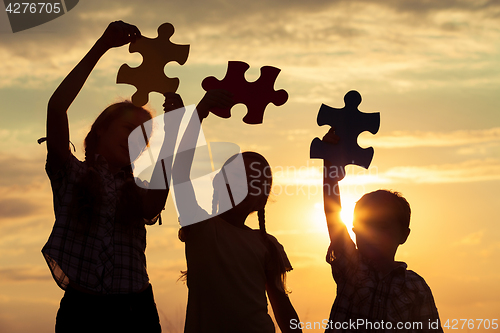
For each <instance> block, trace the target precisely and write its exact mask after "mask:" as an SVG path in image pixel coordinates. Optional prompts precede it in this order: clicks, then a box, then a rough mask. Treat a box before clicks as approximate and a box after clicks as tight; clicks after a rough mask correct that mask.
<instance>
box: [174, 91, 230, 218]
mask: <svg viewBox="0 0 500 333" xmlns="http://www.w3.org/2000/svg"><path fill="white" fill-rule="evenodd" d="M232 103H233V100H232V96H231V94H230V93H229V92H227V91H225V90H210V91H207V93H206V94H205V96H204V97H203V99H202V100H201V101H200V103H198V105H197V106H196V111H197V115H196V114H193V116H192V118H191V119H190V121H189V123H188V125H187V127H186V130H185V131H184V135H183V137H182V139H181V141H180V143H179V148H178V150H177V151H178V152H177V154H176V156H175V161H174V164H173V167H172V181H173V184H174V189H175V190H174V194H175V199H176V200H175V201H176V205H177V209H178V211H179V214H180V216H181V218H182V216H185V219H186V220H189V219H191V218H192V215H193V214H195V212H197V210H196V209H195V205H196V206H198V202H197V201H196V195H195V192H194V189H193V187H192V184H191V182H190V173H191V167H192V164H193V158H194V153H195V151H196V143H197V141H198V136H199V133H200V127H201V123H202V121H203V119H204V118H206V117H207V116H208V113H209V111H210V109H211V108H213V107H220V108H225V107H228V106H230V105H232ZM176 184H182V186H179V187H175V185H176ZM187 223H188V224H190V223H189V222H187Z"/></svg>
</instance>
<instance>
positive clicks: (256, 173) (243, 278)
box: [173, 143, 300, 333]
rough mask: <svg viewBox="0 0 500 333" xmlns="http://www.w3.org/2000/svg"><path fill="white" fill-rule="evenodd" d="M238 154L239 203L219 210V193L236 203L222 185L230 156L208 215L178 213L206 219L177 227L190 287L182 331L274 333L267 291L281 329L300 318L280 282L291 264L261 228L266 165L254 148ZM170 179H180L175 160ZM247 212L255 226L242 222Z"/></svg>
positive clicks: (268, 179)
mask: <svg viewBox="0 0 500 333" xmlns="http://www.w3.org/2000/svg"><path fill="white" fill-rule="evenodd" d="M181 145H182V143H181ZM241 156H242V157H243V162H244V167H245V173H246V183H247V184H248V194H247V195H246V197H245V198H244V199H243V200H242V201H241V202H240V203H237V202H236V205H234V206H233V208H231V209H229V210H227V211H225V212H222V211H221V210H220V207H221V198H222V197H223V196H227V195H229V196H230V197H231V202H235V200H233V198H232V194H231V189H230V186H229V185H228V184H227V179H228V174H229V173H232V172H235V170H234V168H233V169H232V170H231V168H229V167H228V165H229V164H230V163H231V162H232V161H233V160H235V158H237V156H233V157H232V158H230V159H229V160H228V161H227V162H226V163H225V164H224V166H223V167H222V170H221V172H219V173H218V174H217V176H216V177H215V178H214V181H213V186H214V196H213V212H212V214H211V215H208V213H206V212H204V211H203V210H202V209H201V208H200V207H199V206H198V205H197V204H195V205H192V206H191V207H190V208H189V211H186V212H182V211H181V212H180V221H181V223H182V222H183V220H182V219H183V213H186V214H189V215H190V216H197V217H196V218H197V219H198V220H202V219H203V218H200V217H202V216H203V215H204V214H205V217H206V218H207V219H206V220H204V221H202V222H198V223H194V224H191V225H189V226H186V227H183V228H181V230H180V231H179V238H180V239H181V241H183V242H185V244H186V260H187V273H186V275H187V276H186V278H187V286H188V288H189V296H188V304H187V312H186V323H185V329H184V332H185V333H192V332H193V333H194V332H196V333H202V332H221V333H224V332H228V333H229V332H231V333H233V332H239V333H244V332H256V333H257V332H258V333H266V332H275V327H274V324H273V322H272V319H271V317H270V316H269V314H268V309H267V298H266V292H267V295H268V297H269V300H270V302H271V305H272V308H273V312H274V315H275V318H276V321H277V323H278V325H279V327H280V329H281V331H282V332H290V331H291V327H290V320H292V319H296V320H297V322H298V321H299V320H298V316H297V313H296V312H295V310H294V308H293V306H292V304H291V302H290V299H289V298H288V295H287V290H286V285H285V275H286V272H287V271H290V270H291V269H292V267H291V265H290V262H289V261H288V258H287V256H286V253H285V251H284V248H283V246H282V245H281V244H280V243H279V242H278V241H277V239H276V238H275V237H273V236H271V235H269V234H267V232H266V221H265V206H266V203H267V199H268V196H269V192H270V189H271V184H272V175H271V172H270V167H269V164H268V162H267V161H266V159H265V158H264V157H263V156H262V155H260V154H258V153H255V152H244V153H243V154H242V155H241ZM176 163H177V162H176ZM236 172H237V170H236ZM235 176H236V177H238V175H235ZM173 177H179V173H178V172H176V166H175V164H174V173H173ZM229 177H230V176H229ZM243 177H245V176H244V175H243ZM174 179H175V178H174ZM233 190H234V187H233ZM176 201H177V194H176ZM194 211H197V212H194ZM252 212H257V214H258V218H259V227H260V229H259V230H253V229H251V228H249V227H248V226H246V225H245V220H246V218H247V217H248V215H249V214H250V213H252ZM298 331H300V330H298ZM294 332H297V330H294Z"/></svg>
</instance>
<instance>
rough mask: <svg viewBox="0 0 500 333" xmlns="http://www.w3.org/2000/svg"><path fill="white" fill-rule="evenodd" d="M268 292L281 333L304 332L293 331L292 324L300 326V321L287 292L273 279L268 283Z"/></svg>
mask: <svg viewBox="0 0 500 333" xmlns="http://www.w3.org/2000/svg"><path fill="white" fill-rule="evenodd" d="M266 291H267V296H268V297H269V301H270V302H271V307H272V308H273V313H274V318H275V319H276V322H277V323H278V326H279V328H280V330H281V332H283V333H287V332H302V330H301V329H298V328H294V329H292V325H291V324H292V323H295V324H298V323H299V322H300V320H299V316H298V315H297V312H296V311H295V308H294V307H293V305H292V303H291V302H290V298H289V297H288V295H287V294H286V293H285V291H284V290H281V289H279V288H278V287H277V286H276V283H275V281H274V280H273V279H270V280H269V281H267V283H266ZM295 326H296V325H295ZM295 326H293V327H295Z"/></svg>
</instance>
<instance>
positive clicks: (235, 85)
mask: <svg viewBox="0 0 500 333" xmlns="http://www.w3.org/2000/svg"><path fill="white" fill-rule="evenodd" d="M248 68H250V66H249V65H248V64H247V63H245V62H242V61H229V62H228V65H227V72H226V76H225V77H224V79H222V80H218V79H216V78H215V77H213V76H210V77H207V78H205V79H204V80H203V82H202V83H201V86H202V87H203V89H205V90H206V91H208V90H211V89H226V90H227V91H229V92H231V93H232V94H233V99H234V104H233V105H231V106H230V107H229V108H226V109H220V108H213V109H212V110H210V111H211V112H212V113H214V114H216V115H217V116H219V117H221V118H229V117H231V112H230V110H231V108H232V107H233V106H234V105H235V104H238V103H242V104H245V105H246V106H247V109H248V112H247V114H246V115H245V117H244V118H243V121H244V122H245V123H247V124H261V123H262V120H263V118H264V110H265V109H266V106H267V105H268V104H269V103H273V104H274V105H276V106H280V105H283V104H285V102H286V101H287V100H288V93H287V92H286V91H285V90H283V89H281V90H278V91H276V90H274V82H275V81H276V78H277V77H278V74H279V73H280V71H281V70H280V69H279V68H276V67H271V66H264V67H261V68H260V77H259V78H258V79H257V80H256V81H254V82H248V81H247V80H246V79H245V72H246V71H247V69H248Z"/></svg>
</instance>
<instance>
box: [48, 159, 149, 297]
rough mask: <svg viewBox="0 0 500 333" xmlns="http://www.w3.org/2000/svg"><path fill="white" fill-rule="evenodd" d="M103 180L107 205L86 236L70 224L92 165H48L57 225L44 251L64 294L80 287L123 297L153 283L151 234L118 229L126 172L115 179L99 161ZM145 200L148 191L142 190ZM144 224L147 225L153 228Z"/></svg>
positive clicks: (70, 162)
mask: <svg viewBox="0 0 500 333" xmlns="http://www.w3.org/2000/svg"><path fill="white" fill-rule="evenodd" d="M94 168H95V170H96V172H97V173H98V175H99V177H100V178H101V180H102V186H103V189H102V199H101V200H102V201H101V205H100V209H99V211H98V219H97V220H98V221H97V227H96V228H91V229H90V231H89V230H85V231H84V230H82V229H83V228H82V227H81V226H79V225H78V223H77V221H75V220H74V219H72V218H70V215H71V214H70V209H71V208H70V207H71V204H72V200H73V191H74V187H75V184H76V183H77V182H78V181H79V180H80V179H81V177H82V176H83V175H85V174H86V173H87V170H88V165H87V163H84V162H81V161H79V160H78V159H77V158H76V157H75V156H73V155H72V154H70V156H69V158H68V160H67V161H66V163H65V165H64V166H63V167H62V168H61V170H57V171H54V170H51V168H50V163H48V162H47V164H46V171H47V175H48V176H49V179H50V182H51V186H52V192H53V198H54V212H55V217H56V221H55V223H54V227H53V229H52V233H51V234H50V237H49V239H48V241H47V243H46V244H45V246H44V247H43V249H42V253H43V255H44V257H45V259H46V261H47V263H48V265H49V268H50V270H51V272H52V276H53V277H54V280H55V281H56V283H57V284H58V285H59V287H61V288H62V289H66V287H67V286H68V284H69V281H71V283H75V284H77V285H78V286H80V287H83V288H85V289H87V290H89V291H92V292H96V293H99V294H123V293H132V292H137V291H140V290H141V289H143V288H144V287H145V286H146V285H147V284H148V283H149V278H148V274H147V272H146V256H145V254H144V251H145V249H146V228H145V225H144V224H142V223H141V224H135V225H134V226H132V227H131V228H132V229H133V230H131V229H130V228H129V227H124V226H122V224H120V223H118V222H116V223H115V209H116V206H117V203H118V200H119V198H120V195H121V188H122V186H123V185H124V184H125V181H126V179H125V173H124V172H123V171H121V172H119V173H117V174H115V175H113V174H112V173H111V172H110V171H109V169H108V164H107V162H106V160H105V159H104V157H102V156H99V155H98V156H96V163H95V166H94ZM139 191H140V193H141V194H144V191H145V190H143V189H139ZM155 222H156V218H155V219H153V220H145V221H144V223H145V224H153V223H155Z"/></svg>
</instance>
